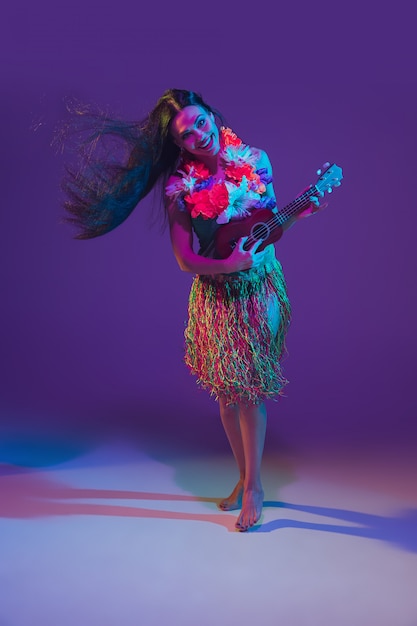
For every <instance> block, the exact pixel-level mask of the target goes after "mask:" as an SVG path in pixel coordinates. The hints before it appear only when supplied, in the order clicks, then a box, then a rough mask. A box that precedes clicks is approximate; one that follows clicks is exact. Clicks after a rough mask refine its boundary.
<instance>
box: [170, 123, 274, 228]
mask: <svg viewBox="0 0 417 626" xmlns="http://www.w3.org/2000/svg"><path fill="white" fill-rule="evenodd" d="M258 158H259V154H257V153H256V152H255V151H252V150H251V148H250V147H249V146H247V145H245V144H244V143H243V142H242V140H241V139H239V137H238V136H237V135H236V134H235V133H234V132H233V131H232V130H231V129H230V128H225V127H222V128H221V129H220V159H221V163H222V166H223V171H224V180H217V181H216V179H215V177H214V176H212V175H210V171H209V169H208V168H207V167H206V166H205V165H204V164H203V163H201V161H196V160H192V159H191V158H189V157H188V156H187V157H185V158H184V157H183V158H182V160H181V162H180V165H179V167H178V170H177V173H178V174H180V175H181V177H178V179H176V180H175V181H174V182H172V183H170V184H169V185H167V186H166V189H165V191H166V194H167V196H168V197H169V198H173V199H175V200H176V201H177V202H178V204H179V206H180V208H181V209H183V210H188V212H189V213H190V214H191V217H198V216H200V215H201V216H202V217H203V219H213V218H216V221H217V223H218V224H226V223H227V222H229V221H230V220H231V219H233V218H241V217H245V216H247V215H249V214H250V212H251V210H253V209H260V208H268V209H273V208H274V207H275V206H276V202H275V200H274V199H273V198H270V197H266V196H264V197H262V196H263V195H264V194H265V192H266V185H268V184H269V183H270V182H272V177H271V176H270V175H269V174H268V170H267V169H266V168H261V169H257V170H256V169H255V164H256V162H257V160H258Z"/></svg>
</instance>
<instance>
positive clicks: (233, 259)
mask: <svg viewBox="0 0 417 626" xmlns="http://www.w3.org/2000/svg"><path fill="white" fill-rule="evenodd" d="M167 210H168V219H169V226H170V235H171V244H172V249H173V251H174V255H175V258H176V259H177V262H178V265H179V266H180V268H181V269H182V271H183V272H191V273H192V274H210V275H214V274H231V273H233V272H241V271H243V270H247V269H249V268H250V267H254V266H257V265H260V264H262V263H263V261H264V256H265V253H264V251H261V252H256V251H257V249H258V247H259V245H260V244H261V241H258V242H256V243H255V244H254V245H253V246H252V248H250V250H244V249H243V244H244V243H245V241H246V239H247V237H242V238H241V239H240V240H239V241H238V243H237V245H236V247H235V248H234V250H233V252H232V254H231V255H230V256H229V257H227V258H226V259H208V258H206V257H203V256H200V255H199V254H196V253H195V252H194V250H193V234H192V226H191V217H190V215H189V214H188V213H187V212H186V211H182V210H181V209H180V208H179V207H178V205H177V203H176V202H175V201H169V203H168V205H167Z"/></svg>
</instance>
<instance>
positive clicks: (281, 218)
mask: <svg viewBox="0 0 417 626" xmlns="http://www.w3.org/2000/svg"><path fill="white" fill-rule="evenodd" d="M315 191H316V188H315V187H310V189H307V191H305V192H304V193H303V194H302V195H301V196H298V198H296V199H295V200H293V201H292V202H290V203H289V204H287V206H285V207H284V208H283V209H281V210H280V211H278V213H277V214H276V220H277V226H282V225H283V224H285V222H287V221H288V220H289V219H291V218H292V217H293V216H294V215H297V213H299V212H300V211H302V210H303V209H305V208H307V207H308V206H309V205H310V204H311V200H310V197H311V195H312V194H314V192H315Z"/></svg>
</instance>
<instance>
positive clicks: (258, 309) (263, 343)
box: [185, 246, 291, 404]
mask: <svg viewBox="0 0 417 626" xmlns="http://www.w3.org/2000/svg"><path fill="white" fill-rule="evenodd" d="M271 248H272V250H271V252H272V254H271V255H270V256H269V258H268V260H267V262H266V264H265V265H264V266H262V267H260V268H253V269H250V270H247V271H245V272H238V273H235V274H221V275H217V276H203V275H198V276H196V277H195V278H194V281H193V284H192V287H191V292H190V298H189V305H188V323H187V327H186V330H185V346H186V351H185V363H186V365H187V366H188V368H189V369H190V371H191V373H192V374H194V375H196V376H197V381H198V383H199V384H200V385H201V386H202V387H203V388H204V389H207V390H208V391H209V392H210V394H211V395H213V396H215V397H216V399H218V397H219V395H221V396H223V397H225V398H226V402H227V404H234V403H237V402H239V403H242V402H243V403H246V404H249V403H251V404H259V403H261V402H263V401H264V400H266V399H269V398H274V397H275V396H277V395H282V390H283V388H284V387H285V385H286V384H287V382H288V381H287V380H286V379H285V378H284V376H283V373H282V368H281V359H282V357H283V355H284V353H285V335H286V331H287V329H288V325H289V322H290V316H291V307H290V303H289V300H288V296H287V289H286V283H285V278H284V274H283V272H282V267H281V265H280V263H279V262H278V261H277V260H276V258H275V254H274V249H273V247H272V246H271Z"/></svg>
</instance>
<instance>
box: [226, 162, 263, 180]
mask: <svg viewBox="0 0 417 626" xmlns="http://www.w3.org/2000/svg"><path fill="white" fill-rule="evenodd" d="M226 174H227V177H228V178H230V180H237V181H238V182H240V181H241V180H242V178H243V177H244V176H246V178H247V179H248V180H254V176H256V174H255V172H254V169H253V167H252V166H251V165H249V164H248V163H245V164H244V165H230V166H228V167H227V168H226Z"/></svg>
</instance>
